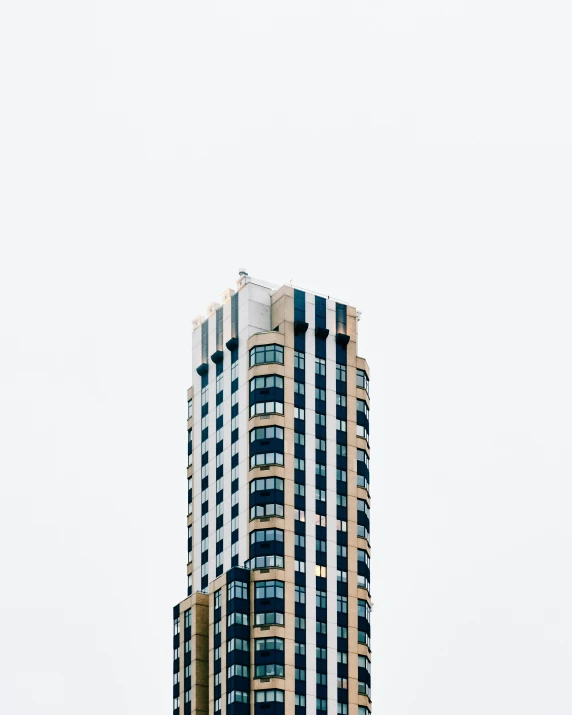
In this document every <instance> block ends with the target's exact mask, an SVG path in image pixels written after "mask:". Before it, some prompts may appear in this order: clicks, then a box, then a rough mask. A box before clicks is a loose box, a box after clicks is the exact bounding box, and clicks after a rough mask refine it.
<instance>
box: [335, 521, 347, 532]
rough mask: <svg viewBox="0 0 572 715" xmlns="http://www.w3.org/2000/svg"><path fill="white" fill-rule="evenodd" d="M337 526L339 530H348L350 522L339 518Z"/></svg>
mask: <svg viewBox="0 0 572 715" xmlns="http://www.w3.org/2000/svg"><path fill="white" fill-rule="evenodd" d="M337 528H338V531H342V532H344V531H347V530H348V522H347V521H344V519H338V520H337Z"/></svg>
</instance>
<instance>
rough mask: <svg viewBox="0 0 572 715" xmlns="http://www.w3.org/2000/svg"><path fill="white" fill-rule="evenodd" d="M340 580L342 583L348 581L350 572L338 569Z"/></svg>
mask: <svg viewBox="0 0 572 715" xmlns="http://www.w3.org/2000/svg"><path fill="white" fill-rule="evenodd" d="M338 581H340V583H347V582H348V572H347V571H339V570H338Z"/></svg>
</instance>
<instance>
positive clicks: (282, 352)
mask: <svg viewBox="0 0 572 715" xmlns="http://www.w3.org/2000/svg"><path fill="white" fill-rule="evenodd" d="M358 319H359V314H358V313H357V312H356V309H355V308H352V307H350V306H348V305H345V304H344V303H339V302H336V301H335V300H333V299H330V298H325V297H323V296H319V295H315V294H312V293H309V292H306V291H302V290H298V289H296V288H293V287H292V286H289V285H284V286H282V287H281V288H277V287H276V286H272V285H269V284H268V283H265V282H263V281H260V280H256V279H254V278H251V277H249V276H248V275H247V274H246V273H244V272H242V273H241V275H240V278H239V280H238V281H237V289H236V291H234V290H227V291H226V292H225V293H224V294H223V296H222V302H221V304H220V305H219V304H216V303H213V304H211V305H210V306H209V307H208V309H207V316H206V318H197V319H196V320H195V321H194V323H193V328H194V330H193V375H194V376H195V375H196V377H195V378H194V379H195V386H194V387H191V388H190V389H189V391H188V424H187V429H188V443H189V447H188V468H187V481H188V515H187V528H188V564H187V575H188V590H187V597H186V598H185V599H184V600H183V601H182V602H181V603H180V604H179V605H177V606H175V608H174V614H173V616H174V642H173V648H174V663H173V673H174V676H173V677H174V686H173V700H174V704H173V712H174V713H175V714H176V715H183V714H184V715H189V714H190V713H192V714H193V715H194V714H195V713H197V714H200V715H284V713H285V712H286V711H287V712H288V713H289V714H292V715H326V713H327V714H328V715H335V714H336V713H337V714H339V715H370V710H371V701H370V682H371V675H370V674H371V665H370V647H371V645H370V611H371V600H370V546H369V510H370V503H369V502H370V500H369V435H368V429H369V395H368V389H369V382H368V374H369V370H368V366H367V363H366V361H365V360H364V358H362V357H358V356H357V326H358Z"/></svg>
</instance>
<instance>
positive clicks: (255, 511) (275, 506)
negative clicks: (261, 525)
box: [250, 477, 284, 519]
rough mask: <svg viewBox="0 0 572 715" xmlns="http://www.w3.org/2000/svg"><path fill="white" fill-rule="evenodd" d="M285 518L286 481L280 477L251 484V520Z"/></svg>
mask: <svg viewBox="0 0 572 715" xmlns="http://www.w3.org/2000/svg"><path fill="white" fill-rule="evenodd" d="M263 516H284V480H283V479H280V477H266V478H264V477H263V478H262V479H253V480H252V481H251V482H250V518H251V519H257V518H259V517H263Z"/></svg>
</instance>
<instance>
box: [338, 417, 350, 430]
mask: <svg viewBox="0 0 572 715" xmlns="http://www.w3.org/2000/svg"><path fill="white" fill-rule="evenodd" d="M336 429H337V430H338V431H339V432H347V430H348V428H347V424H346V421H345V420H336Z"/></svg>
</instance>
